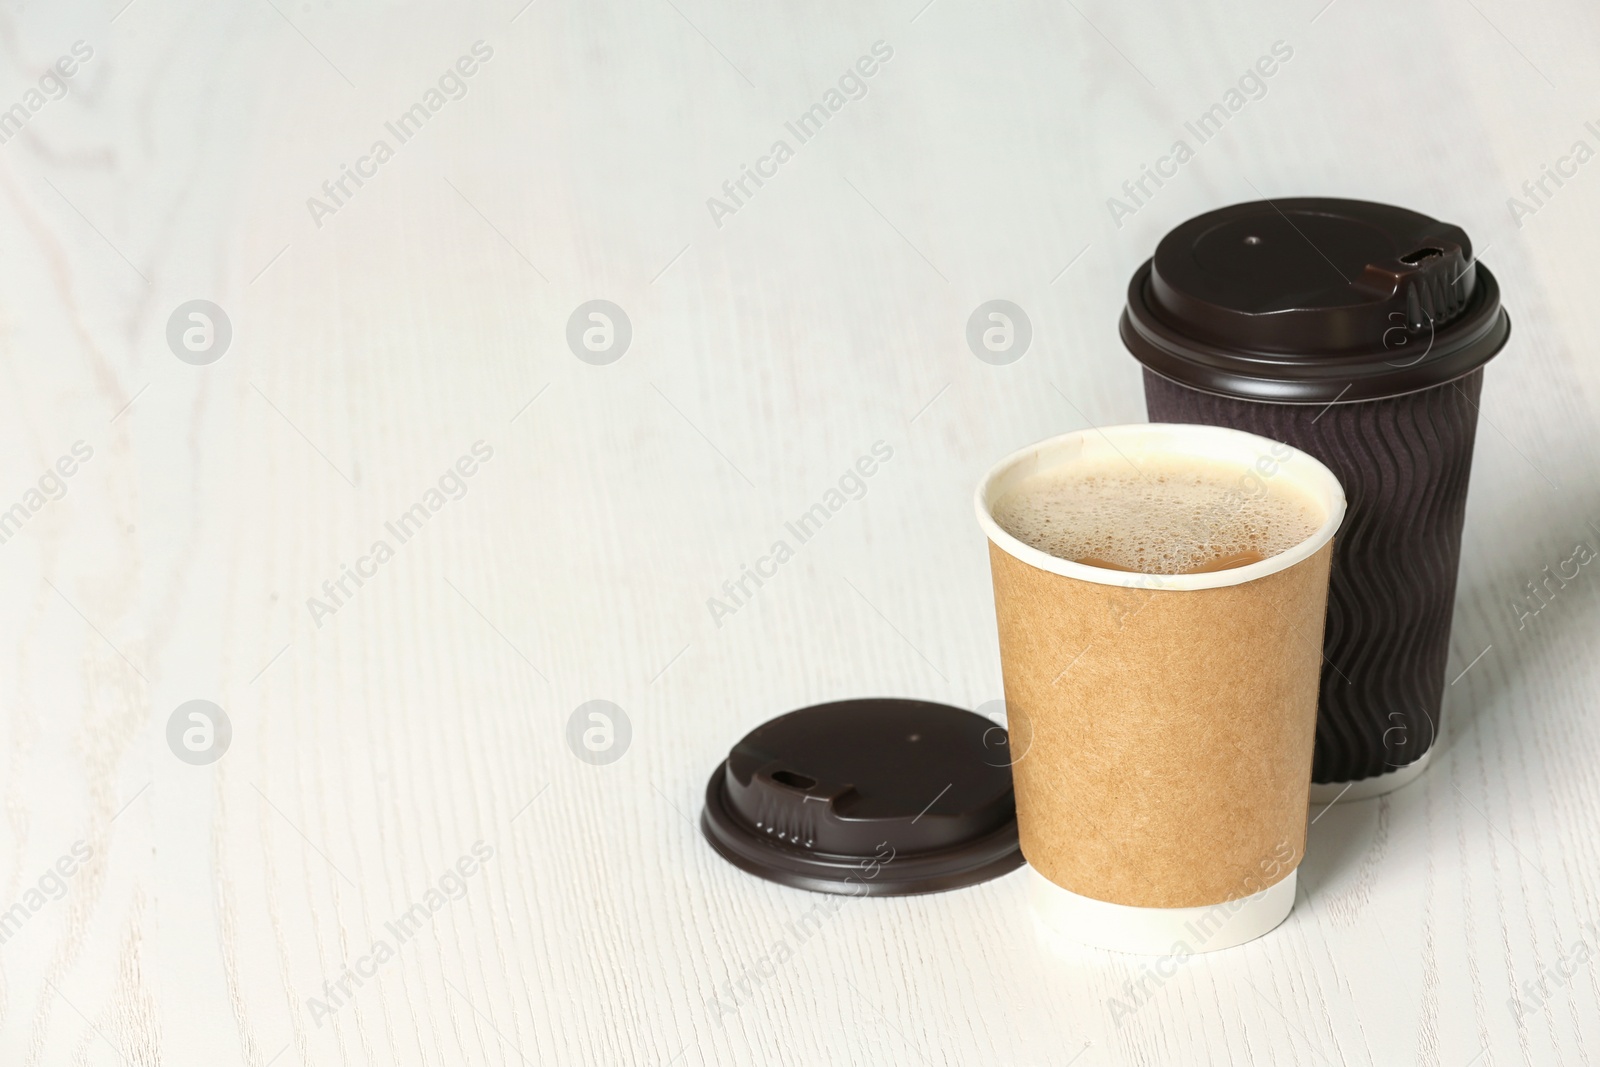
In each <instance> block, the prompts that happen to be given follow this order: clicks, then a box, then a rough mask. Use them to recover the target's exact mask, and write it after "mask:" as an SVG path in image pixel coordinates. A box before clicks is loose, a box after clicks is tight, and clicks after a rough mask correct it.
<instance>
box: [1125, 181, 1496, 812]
mask: <svg viewBox="0 0 1600 1067" xmlns="http://www.w3.org/2000/svg"><path fill="white" fill-rule="evenodd" d="M1509 333H1510V322H1509V319H1508V318H1507V316H1506V313H1505V311H1504V310H1503V309H1502V308H1501V307H1500V294H1499V288H1498V286H1497V285H1496V283H1495V280H1494V277H1493V275H1491V274H1490V273H1489V271H1488V270H1487V269H1485V268H1484V267H1483V266H1482V265H1481V264H1477V263H1475V262H1474V261H1473V258H1472V255H1471V246H1470V242H1469V241H1468V239H1467V235H1466V234H1465V233H1464V232H1463V231H1461V230H1460V229H1459V228H1457V227H1455V226H1451V225H1449V224H1448V223H1442V222H1438V221H1436V220H1434V219H1431V218H1428V217H1427V216H1424V215H1419V214H1416V213H1415V212H1410V211H1405V210H1403V209H1400V208H1395V207H1388V206H1385V205H1381V204H1370V203H1365V202H1362V201H1352V200H1331V199H1297V200H1280V201H1277V202H1276V203H1275V204H1269V203H1252V204H1240V205H1236V206H1234V207H1231V208H1225V209H1223V210H1220V211H1215V212H1212V213H1210V214H1208V215H1203V216H1200V217H1199V218H1196V219H1191V220H1190V221H1189V222H1187V223H1184V224H1183V225H1182V226H1180V227H1178V228H1177V229H1175V230H1174V231H1172V233H1170V234H1168V235H1167V237H1166V238H1165V239H1164V240H1163V241H1162V242H1161V245H1160V246H1159V247H1158V248H1157V250H1156V254H1155V256H1154V257H1153V258H1152V259H1151V260H1150V261H1149V262H1147V263H1146V264H1145V265H1144V266H1143V267H1142V268H1141V269H1140V270H1139V272H1138V273H1137V274H1136V275H1135V276H1134V278H1133V281H1132V283H1131V284H1130V286H1129V290H1128V309H1127V311H1126V313H1125V314H1124V315H1123V318H1122V337H1123V340H1124V342H1125V343H1126V344H1127V346H1128V348H1129V350H1130V351H1131V352H1132V353H1133V354H1134V356H1136V357H1137V358H1138V359H1139V361H1140V362H1141V363H1143V364H1144V368H1145V372H1144V380H1145V404H1146V409H1147V410H1148V412H1149V416H1150V418H1151V420H1152V421H1157V422H1198V423H1209V424H1212V425H1219V426H1228V427H1233V428H1235V429H1241V430H1247V431H1249V432H1251V433H1257V434H1261V435H1263V436H1266V437H1270V438H1274V439H1276V440H1280V441H1284V442H1286V443H1288V444H1290V445H1293V446H1294V447H1295V448H1298V449H1302V450H1304V451H1305V452H1308V453H1310V454H1311V455H1313V456H1315V457H1317V458H1318V459H1320V460H1321V461H1322V462H1323V463H1325V464H1327V465H1328V467H1329V468H1331V469H1332V470H1333V472H1334V474H1336V475H1337V476H1338V478H1339V481H1340V483H1341V484H1342V485H1343V486H1344V488H1345V492H1346V494H1347V496H1348V499H1349V514H1348V516H1347V518H1346V520H1345V526H1344V529H1343V530H1342V531H1341V532H1340V536H1339V539H1338V541H1337V542H1336V543H1335V545H1334V556H1333V572H1332V581H1331V587H1330V590H1329V596H1328V620H1327V626H1326V629H1325V647H1324V653H1325V661H1324V663H1323V667H1322V688H1321V698H1320V703H1319V709H1318V718H1317V743H1316V753H1315V757H1314V760H1313V764H1312V781H1313V786H1312V794H1311V795H1312V800H1313V801H1324V802H1325V801H1331V800H1332V799H1334V798H1335V797H1336V796H1339V795H1341V794H1342V795H1343V796H1344V798H1345V799H1347V800H1349V799H1359V798H1360V797H1364V796H1375V795H1378V794H1380V793H1384V792H1388V791H1389V790H1391V789H1395V788H1398V787H1399V786H1401V785H1404V784H1406V783H1407V782H1409V781H1411V780H1412V779H1414V778H1415V777H1416V776H1417V775H1418V774H1420V773H1421V771H1422V769H1423V768H1424V767H1425V766H1426V763H1427V758H1428V754H1429V752H1430V751H1431V746H1432V745H1433V743H1434V741H1435V739H1436V738H1437V736H1438V732H1439V729H1438V728H1439V709H1440V703H1441V701H1442V698H1443V692H1444V685H1445V682H1444V677H1445V659H1446V657H1447V655H1448V652H1449V640H1450V617H1451V612H1452V609H1453V607H1454V602H1455V588H1456V572H1457V569H1458V567H1459V563H1460V557H1461V529H1462V522H1463V519H1464V516H1465V512H1466V501H1467V482H1468V475H1469V474H1470V472H1471V468H1472V447H1473V440H1474V436H1475V432H1476V429H1477V416H1478V397H1479V392H1480V390H1481V389H1482V385H1483V364H1484V363H1486V362H1487V361H1488V360H1489V359H1490V358H1491V357H1493V356H1494V355H1495V353H1497V352H1498V351H1499V350H1500V348H1501V347H1502V346H1503V345H1504V344H1505V342H1506V338H1507V337H1508V335H1509Z"/></svg>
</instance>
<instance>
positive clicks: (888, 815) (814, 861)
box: [700, 698, 1022, 896]
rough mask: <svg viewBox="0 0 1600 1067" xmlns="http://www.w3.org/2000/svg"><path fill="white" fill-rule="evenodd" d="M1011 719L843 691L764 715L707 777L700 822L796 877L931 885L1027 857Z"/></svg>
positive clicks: (725, 848) (857, 889) (718, 841)
mask: <svg viewBox="0 0 1600 1067" xmlns="http://www.w3.org/2000/svg"><path fill="white" fill-rule="evenodd" d="M1008 751H1009V748H1008V745H1007V743H1006V734H1005V730H1004V729H1002V728H1001V727H999V726H997V725H995V724H994V723H993V722H991V721H990V720H988V719H986V718H984V717H983V716H981V715H977V714H974V713H973V712H970V711H963V710H962V709H961V708H953V707H950V706H948V705H945V704H931V703H928V702H926V701H921V700H895V699H887V698H885V699H870V700H845V701H840V702H838V703H834V704H818V705H816V706H814V707H809V708H802V709H800V710H799V711H791V712H790V713H789V714H787V715H781V716H779V717H778V718H776V719H773V720H772V721H770V722H768V723H765V724H763V725H761V726H758V727H756V729H754V730H752V731H751V732H750V733H749V734H748V735H746V736H745V738H744V740H742V741H740V742H739V743H738V744H737V745H735V746H733V751H732V752H730V753H729V754H728V758H727V760H726V761H724V762H723V764H722V765H721V766H719V767H718V768H717V770H716V772H715V773H714V774H712V776H711V781H710V782H709V783H708V784H707V786H706V808H705V813H704V815H702V816H701V819H700V828H701V830H702V831H703V832H704V833H705V836H706V840H707V841H709V842H710V843H711V846H712V847H713V848H715V849H716V850H717V852H718V853H719V854H721V855H722V857H723V858H724V859H726V860H728V861H729V862H730V863H732V864H734V865H735V866H737V867H740V868H742V869H744V870H746V871H749V872H750V873H751V874H755V875H759V876H760V877H762V878H767V879H770V880H771V881H774V882H781V883H783V884H784V885H789V886H795V887H797V888H800V889H814V890H818V891H821V892H827V893H849V894H853V895H856V896H897V895H903V894H910V893H932V892H936V891H938V890H942V889H955V888H958V887H960V886H966V885H973V884H975V883H977V882H983V881H987V880H988V879H990V878H994V877H996V876H998V875H1001V874H1005V873H1006V872H1007V871H1011V870H1014V869H1016V868H1017V867H1020V866H1021V865H1022V853H1021V851H1020V850H1019V848H1018V846H1017V812H1016V798H1015V795H1014V794H1013V793H1012V789H1011V765H1010V761H1009V759H1008V757H1007V753H1008Z"/></svg>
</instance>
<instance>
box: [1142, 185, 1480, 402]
mask: <svg viewBox="0 0 1600 1067" xmlns="http://www.w3.org/2000/svg"><path fill="white" fill-rule="evenodd" d="M1121 333H1122V340H1123V343H1124V344H1126V345H1127V347H1128V349H1129V350H1130V351H1131V352H1132V353H1133V355H1134V356H1135V358H1137V359H1138V360H1139V362H1141V363H1143V364H1144V365H1145V366H1146V367H1147V368H1149V369H1150V370H1151V371H1153V372H1154V373H1156V374H1159V375H1161V376H1162V377H1163V378H1168V379H1170V380H1172V381H1175V382H1177V383H1179V384H1180V385H1185V386H1188V387H1189V388H1191V389H1198V390H1201V391H1203V392H1208V393H1216V394H1219V395H1222V396H1230V397H1236V398H1238V399H1242V400H1260V401H1268V402H1272V403H1280V404H1281V403H1290V404H1292V403H1317V404H1326V403H1329V402H1331V401H1334V400H1341V401H1346V402H1348V401H1356V400H1372V399H1376V398H1379V397H1388V396H1398V395H1401V394H1403V393H1411V392H1416V391H1418V390H1421V389H1428V388H1431V387H1433V386H1436V385H1442V384H1444V383H1446V382H1449V381H1454V380H1455V379H1457V378H1460V377H1462V376H1463V375H1466V374H1470V373H1471V372H1472V371H1474V370H1476V369H1477V368H1478V367H1480V366H1482V365H1483V364H1484V363H1486V362H1488V360H1489V359H1490V358H1491V357H1492V356H1494V354H1495V353H1496V352H1498V351H1500V349H1501V348H1502V347H1503V346H1504V345H1505V343H1506V338H1507V337H1509V336H1510V333H1511V321H1510V318H1509V317H1508V316H1507V315H1506V313H1505V311H1504V309H1502V308H1501V306H1500V287H1499V286H1498V285H1497V284H1496V283H1495V280H1494V275H1492V274H1490V273H1489V271H1488V269H1487V268H1485V267H1484V266H1483V265H1482V264H1480V263H1477V262H1476V261H1475V260H1474V259H1473V256H1472V245H1471V242H1470V240H1469V239H1468V237H1467V235H1466V232H1465V231H1463V230H1462V229H1461V228H1460V227H1458V226H1452V225H1451V224H1449V223H1447V222H1440V221H1438V220H1437V219H1432V218H1429V217H1428V216H1426V215H1422V214H1418V213H1417V212H1415V211H1407V210H1406V209H1404V208H1398V207H1392V206H1390V205H1387V204H1374V203H1369V202H1367V201H1364V200H1340V199H1334V198H1329V197H1300V198H1294V199H1287V200H1277V201H1256V202H1252V203H1247V204H1235V205H1234V206H1232V207H1226V208H1222V209H1220V210H1217V211H1212V212H1208V213H1207V214H1204V215H1200V216H1198V217H1196V218H1193V219H1190V220H1189V221H1188V222H1186V223H1184V224H1183V225H1181V226H1179V227H1178V228H1177V229H1175V230H1173V231H1172V232H1171V233H1169V234H1167V236H1166V237H1165V238H1164V239H1163V240H1162V242H1161V244H1160V245H1158V246H1157V248H1156V254H1155V256H1154V257H1152V258H1151V259H1150V260H1149V261H1148V262H1147V263H1145V265H1144V266H1143V267H1141V268H1140V269H1139V270H1138V272H1137V273H1135V274H1134V276H1133V280H1132V282H1131V283H1130V284H1129V286H1128V306H1127V310H1126V311H1125V312H1124V313H1123V316H1122V322H1121Z"/></svg>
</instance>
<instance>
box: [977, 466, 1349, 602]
mask: <svg viewBox="0 0 1600 1067" xmlns="http://www.w3.org/2000/svg"><path fill="white" fill-rule="evenodd" d="M993 515H994V521H995V522H996V523H998V524H999V525H1000V528H1001V529H1003V530H1005V531H1006V532H1007V533H1009V534H1010V535H1011V536H1012V537H1015V538H1016V539H1017V540H1019V541H1022V542H1023V543H1025V544H1028V545H1031V546H1033V547H1034V548H1036V549H1038V550H1039V551H1041V552H1047V553H1049V554H1050V555H1052V556H1055V557H1057V558H1059V559H1066V560H1072V561H1074V562H1077V563H1083V564H1087V565H1088V566H1091V567H1102V568H1107V569H1111V570H1123V571H1137V572H1139V573H1142V574H1200V573H1204V572H1207V571H1216V570H1224V569H1227V568H1231V567H1243V566H1247V565H1248V564H1251V563H1258V562H1260V561H1261V560H1264V559H1268V558H1270V557H1272V556H1275V555H1277V554H1278V553H1280V552H1285V551H1287V550H1288V549H1290V548H1293V547H1294V546H1295V545H1297V544H1299V543H1300V542H1302V541H1304V540H1306V539H1307V538H1308V537H1310V536H1311V535H1312V534H1314V533H1315V532H1316V531H1317V528H1318V526H1320V525H1321V524H1322V516H1321V515H1320V513H1319V509H1318V508H1317V507H1316V505H1315V504H1314V503H1313V502H1312V501H1310V500H1309V499H1306V498H1304V497H1303V496H1302V495H1301V494H1300V493H1299V492H1298V491H1296V490H1294V489H1293V488H1291V487H1288V486H1274V485H1272V484H1271V483H1270V481H1266V480H1263V479H1261V478H1259V477H1256V476H1254V475H1253V474H1251V473H1250V472H1249V470H1248V469H1243V470H1241V469H1238V468H1233V467H1230V466H1228V465H1226V464H1222V463H1216V462H1212V461H1208V460H1204V459H1192V458H1187V457H1176V456H1162V457H1159V458H1151V457H1141V459H1140V462H1139V464H1138V466H1137V468H1136V467H1135V466H1134V464H1133V462H1132V461H1131V460H1128V459H1124V458H1122V457H1120V456H1111V457H1108V458H1104V459H1100V460H1095V461H1091V462H1084V463H1075V464H1073V465H1072V466H1071V467H1070V468H1065V469H1061V470H1055V471H1046V472H1044V473H1040V474H1033V475H1030V476H1028V477H1026V478H1024V479H1022V480H1021V481H1020V482H1019V483H1018V484H1017V485H1016V486H1014V487H1013V488H1012V489H1011V490H1010V491H1009V492H1008V493H1006V494H1005V496H1003V497H1002V498H1001V499H1000V500H999V501H998V502H996V504H995V505H994V508H993Z"/></svg>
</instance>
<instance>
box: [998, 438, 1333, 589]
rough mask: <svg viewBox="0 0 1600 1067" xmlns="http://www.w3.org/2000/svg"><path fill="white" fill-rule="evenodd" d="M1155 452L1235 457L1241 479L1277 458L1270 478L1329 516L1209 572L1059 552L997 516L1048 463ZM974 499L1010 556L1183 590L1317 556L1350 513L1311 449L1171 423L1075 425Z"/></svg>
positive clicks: (1239, 579) (1002, 470) (1104, 579)
mask: <svg viewBox="0 0 1600 1067" xmlns="http://www.w3.org/2000/svg"><path fill="white" fill-rule="evenodd" d="M1284 450H1287V453H1288V454H1287V455H1281V454H1280V453H1282V452H1283V451H1284ZM1155 453H1165V454H1171V455H1178V456H1188V457H1201V458H1205V459H1211V460H1215V461H1217V462H1219V463H1225V464H1234V465H1237V466H1238V467H1239V470H1240V472H1241V478H1244V477H1246V476H1248V474H1249V472H1250V471H1252V470H1255V469H1256V468H1255V464H1256V463H1257V462H1258V461H1259V460H1261V459H1264V458H1267V457H1270V462H1273V463H1275V464H1276V465H1277V470H1275V471H1274V472H1273V473H1272V474H1271V475H1270V477H1272V478H1281V477H1287V478H1288V479H1289V480H1290V482H1291V483H1292V484H1293V485H1295V486H1296V487H1297V488H1299V489H1300V490H1301V491H1302V493H1303V494H1304V495H1305V496H1306V497H1307V498H1309V499H1310V500H1311V501H1313V502H1314V503H1316V504H1317V505H1318V506H1320V507H1321V508H1322V511H1323V515H1324V519H1323V522H1322V524H1321V525H1320V526H1318V527H1317V529H1316V531H1315V532H1314V533H1312V534H1311V536H1309V537H1307V538H1306V539H1305V540H1304V541H1301V542H1300V543H1299V544H1297V545H1295V546H1293V547H1292V548H1289V549H1287V550H1285V551H1283V552H1280V553H1278V554H1277V555H1275V556H1270V557H1268V558H1267V559H1264V560H1261V561H1260V562H1259V563H1251V564H1247V565H1246V566H1243V567H1230V568H1228V569H1226V570H1220V571H1209V572H1207V573H1204V574H1140V573H1135V572H1132V571H1117V570H1109V569H1107V568H1104V567H1091V566H1089V565H1087V564H1084V563H1075V562H1073V561H1072V560H1068V559H1060V558H1059V557H1056V556H1052V555H1050V554H1049V553H1048V552H1042V551H1040V550H1039V549H1037V548H1034V547H1033V546H1032V545H1029V544H1026V543H1025V542H1023V541H1019V540H1018V539H1017V538H1015V537H1012V536H1011V535H1010V534H1008V533H1006V531H1005V530H1003V529H1001V528H1000V525H999V524H998V523H997V522H995V521H994V515H993V511H992V509H993V507H994V504H995V502H996V501H998V500H999V498H1000V497H1002V496H1004V495H1005V493H1006V492H1007V491H1008V490H1009V489H1011V488H1012V487H1013V486H1014V485H1015V484H1016V483H1017V482H1018V481H1020V480H1021V479H1022V478H1025V477H1027V476H1028V475H1030V474H1036V473H1038V472H1040V471H1042V470H1047V469H1049V468H1051V467H1053V466H1055V465H1056V464H1058V463H1061V462H1064V461H1067V460H1069V459H1070V460H1077V459H1085V460H1099V459H1105V458H1109V457H1112V456H1115V455H1122V456H1123V457H1124V458H1130V459H1131V458H1132V457H1134V456H1137V455H1140V454H1155ZM1135 465H1137V464H1135ZM973 503H974V507H975V510H976V511H977V515H978V525H979V526H981V527H982V528H983V532H984V534H985V535H987V536H988V538H989V540H990V541H992V542H993V543H994V544H995V545H996V547H998V548H999V549H1001V550H1002V551H1003V552H1005V553H1006V554H1007V555H1009V556H1012V557H1014V558H1016V559H1018V560H1020V561H1022V562H1023V563H1026V564H1028V565H1029V566H1031V567H1036V568H1038V569H1039V570H1042V571H1049V572H1051V573H1053V574H1060V575H1062V576H1064V577H1067V578H1077V579H1079V580H1080V581H1085V582H1094V583H1095V584H1097V585H1117V586H1125V587H1137V588H1144V589H1177V590H1181V589H1221V588H1225V587H1227V586H1231V585H1243V584H1244V583H1246V582H1253V581H1255V580H1256V579H1258V578H1265V577H1266V576H1268V575H1269V574H1276V573H1278V572H1279V571H1284V570H1288V569H1289V568H1290V567H1293V566H1294V565H1295V564H1296V563H1299V562H1300V561H1301V560H1304V559H1307V558H1309V557H1311V556H1313V555H1315V554H1316V553H1317V552H1319V551H1320V550H1321V549H1322V547H1323V546H1324V545H1326V544H1327V543H1328V542H1329V541H1331V540H1332V539H1333V535H1334V532H1335V531H1337V530H1338V529H1339V524H1340V523H1341V522H1342V521H1343V520H1344V514H1345V496H1344V489H1343V487H1342V486H1340V484H1339V479H1338V478H1336V477H1334V474H1333V472H1332V471H1331V470H1329V469H1328V468H1327V467H1326V466H1324V465H1323V464H1322V463H1321V462H1320V461H1318V460H1317V459H1315V458H1314V457H1312V456H1310V455H1308V454H1307V453H1305V452H1301V451H1300V450H1299V449H1297V448H1293V447H1291V446H1289V445H1286V444H1284V443H1282V442H1281V441H1274V440H1272V439H1271V438H1268V437H1262V436H1260V435H1259V434H1253V433H1247V432H1245V431H1244V430H1234V429H1230V428H1228V427H1225V426H1198V425H1188V424H1185V423H1165V422H1149V423H1129V424H1126V425H1122V426H1104V427H1099V428H1090V429H1087V430H1073V431H1072V432H1070V433H1064V434H1059V435H1057V436H1055V437H1051V438H1047V439H1045V440H1043V441H1038V442H1035V443H1034V444H1031V445H1028V446H1027V447H1026V448H1021V449H1018V450H1017V451H1015V452H1013V453H1011V455H1009V456H1007V457H1006V458H1005V459H1002V460H1001V461H1000V462H999V463H996V464H995V465H994V466H993V467H991V468H990V469H989V472H988V473H987V474H985V475H984V477H983V480H982V481H981V482H979V483H978V489H977V492H976V494H975V495H974V498H973Z"/></svg>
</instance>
